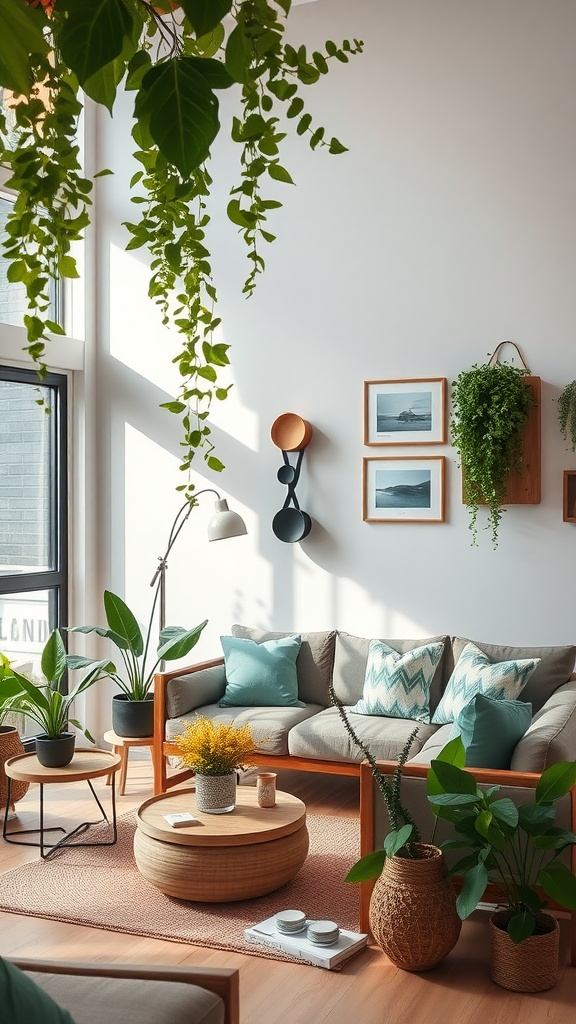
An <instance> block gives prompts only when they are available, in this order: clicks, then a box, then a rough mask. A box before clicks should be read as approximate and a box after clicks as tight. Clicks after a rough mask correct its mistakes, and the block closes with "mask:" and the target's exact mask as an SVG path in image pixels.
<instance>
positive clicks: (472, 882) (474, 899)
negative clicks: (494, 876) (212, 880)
mask: <svg viewBox="0 0 576 1024" xmlns="http://www.w3.org/2000/svg"><path fill="white" fill-rule="evenodd" d="M487 885H488V872H487V871H486V868H485V867H484V865H483V864H477V865H476V866H475V867H473V868H470V870H469V871H466V873H465V875H464V878H463V881H462V888H461V890H460V892H459V894H458V899H457V900H456V910H457V911H458V917H459V918H460V919H461V920H462V921H465V920H466V918H467V917H469V916H470V914H471V913H472V911H473V910H475V909H476V907H477V906H478V904H479V902H480V900H481V899H482V897H483V895H484V892H485V891H486V886H487Z"/></svg>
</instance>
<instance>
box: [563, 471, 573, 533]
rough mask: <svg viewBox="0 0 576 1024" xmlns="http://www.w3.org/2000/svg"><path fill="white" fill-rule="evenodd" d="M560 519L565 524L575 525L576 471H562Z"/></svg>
mask: <svg viewBox="0 0 576 1024" xmlns="http://www.w3.org/2000/svg"><path fill="white" fill-rule="evenodd" d="M562 509H563V512H562V518H563V520H564V522H565V523H576V470H573V469H565V470H564V492H563V500H562Z"/></svg>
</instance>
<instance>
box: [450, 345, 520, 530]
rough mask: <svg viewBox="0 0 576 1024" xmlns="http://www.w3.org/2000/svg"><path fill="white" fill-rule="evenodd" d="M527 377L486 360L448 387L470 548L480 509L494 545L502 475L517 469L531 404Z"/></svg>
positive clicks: (504, 481) (502, 494)
mask: <svg viewBox="0 0 576 1024" xmlns="http://www.w3.org/2000/svg"><path fill="white" fill-rule="evenodd" d="M503 344H504V343H503ZM494 355H496V353H495V354H494ZM492 358H494V357H492ZM529 374H530V371H529V370H528V369H527V368H526V367H519V366H512V365H511V364H510V363H500V362H491V361H489V362H488V363H484V364H483V365H482V366H478V365H477V364H474V365H473V366H472V367H471V369H470V370H465V371H463V372H462V373H461V374H460V375H459V376H458V377H457V378H456V380H455V382H454V385H453V392H452V403H453V418H452V422H451V424H450V428H451V434H452V443H453V445H454V447H455V448H456V451H457V452H458V455H459V458H460V465H461V468H462V488H463V498H464V501H465V503H466V506H467V508H468V512H469V513H470V523H469V527H470V530H471V531H472V544H473V545H476V544H477V543H478V513H479V511H480V506H481V505H486V506H487V513H488V522H487V525H486V529H488V530H491V531H492V546H493V547H494V548H496V547H497V546H498V529H499V526H500V521H501V519H502V515H503V512H504V511H505V510H504V509H503V508H502V503H503V501H504V499H505V497H506V490H507V479H508V474H509V473H510V471H514V472H517V473H520V472H521V470H522V433H523V430H524V427H525V425H526V422H527V420H528V415H529V412H530V409H531V408H532V406H533V405H534V397H533V395H532V393H531V391H530V389H529V388H528V387H527V385H526V381H525V378H526V377H527V376H529Z"/></svg>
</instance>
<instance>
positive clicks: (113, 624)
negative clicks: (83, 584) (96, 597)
mask: <svg viewBox="0 0 576 1024" xmlns="http://www.w3.org/2000/svg"><path fill="white" fill-rule="evenodd" d="M104 611H105V613H106V622H107V623H108V625H109V627H110V629H112V630H113V631H114V632H115V633H117V634H118V636H121V637H123V638H124V640H125V641H126V642H127V644H128V647H129V649H130V650H131V652H132V654H134V655H135V657H137V658H139V657H140V655H141V654H142V652H143V650H144V642H143V640H142V632H141V630H140V626H139V625H138V622H137V620H136V618H135V616H134V615H133V614H132V612H131V611H130V609H129V607H128V605H127V604H125V603H124V601H123V600H122V598H120V597H118V596H117V594H113V593H111V591H110V590H105V591H104Z"/></svg>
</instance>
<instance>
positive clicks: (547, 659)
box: [452, 636, 576, 714]
mask: <svg viewBox="0 0 576 1024" xmlns="http://www.w3.org/2000/svg"><path fill="white" fill-rule="evenodd" d="M469 643H473V644H476V647H479V648H480V650H481V651H484V654H486V655H487V656H488V657H489V658H490V660H491V661H495V662H496V661H514V660H516V659H518V658H540V664H539V665H537V666H536V668H535V669H534V672H533V673H532V675H531V676H530V679H529V680H528V682H527V683H526V686H525V687H524V689H523V690H522V694H521V698H520V699H521V700H523V701H525V702H526V703H527V704H531V705H532V712H533V714H536V712H537V711H540V708H541V707H542V705H543V704H545V703H546V701H547V700H548V698H549V697H550V696H551V695H552V694H553V693H554V691H555V690H557V689H558V687H559V686H561V685H562V683H566V682H568V680H569V678H570V676H571V674H572V672H573V671H574V662H575V661H576V647H574V646H572V645H571V646H566V647H502V646H500V645H498V644H485V643H480V642H479V641H478V640H466V639H465V638H464V637H461V636H455V637H453V638H452V653H453V656H454V662H455V663H456V662H457V661H458V658H459V657H460V655H461V654H462V651H463V650H464V648H465V646H466V644H469Z"/></svg>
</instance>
